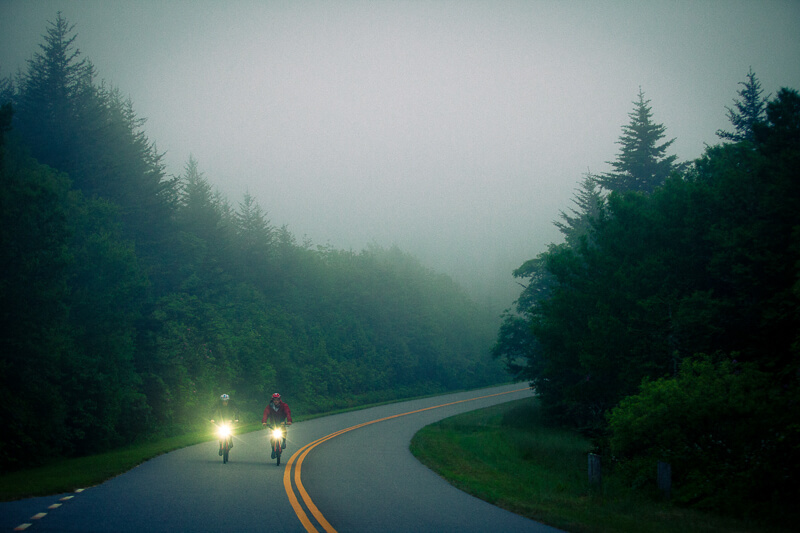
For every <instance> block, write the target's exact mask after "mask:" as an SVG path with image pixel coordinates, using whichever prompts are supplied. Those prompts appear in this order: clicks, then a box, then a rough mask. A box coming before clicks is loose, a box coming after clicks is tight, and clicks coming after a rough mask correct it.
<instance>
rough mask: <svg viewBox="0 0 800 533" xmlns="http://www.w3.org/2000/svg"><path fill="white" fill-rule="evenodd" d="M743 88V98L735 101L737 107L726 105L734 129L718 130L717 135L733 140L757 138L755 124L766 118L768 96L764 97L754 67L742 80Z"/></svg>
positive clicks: (740, 83)
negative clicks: (754, 130)
mask: <svg viewBox="0 0 800 533" xmlns="http://www.w3.org/2000/svg"><path fill="white" fill-rule="evenodd" d="M739 85H742V86H743V87H742V90H740V91H739V96H740V97H741V99H735V100H734V101H733V103H734V107H735V109H732V108H730V107H726V108H725V109H727V110H728V120H730V121H731V124H732V125H733V131H732V132H730V131H724V130H717V135H718V136H719V137H720V138H721V139H725V140H728V141H733V142H740V141H750V142H753V141H754V140H755V136H754V135H755V134H754V133H753V126H754V125H755V124H757V123H759V122H763V121H764V119H766V111H767V98H769V96H767V97H762V96H761V95H762V94H763V92H764V91H763V90H761V83H760V82H759V81H758V79H757V78H756V75H755V73H754V72H753V69H752V68H751V69H750V71H749V72H748V73H747V80H746V81H740V82H739Z"/></svg>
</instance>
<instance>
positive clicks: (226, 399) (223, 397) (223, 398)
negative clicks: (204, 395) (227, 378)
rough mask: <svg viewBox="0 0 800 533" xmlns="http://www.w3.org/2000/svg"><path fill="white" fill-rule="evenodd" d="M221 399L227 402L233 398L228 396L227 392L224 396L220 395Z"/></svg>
mask: <svg viewBox="0 0 800 533" xmlns="http://www.w3.org/2000/svg"><path fill="white" fill-rule="evenodd" d="M219 399H220V400H222V401H223V402H227V401H228V400H230V399H231V397H230V396H228V395H227V394H223V395H222V396H220V397H219Z"/></svg>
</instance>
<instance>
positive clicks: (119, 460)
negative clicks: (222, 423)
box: [0, 424, 261, 501]
mask: <svg viewBox="0 0 800 533" xmlns="http://www.w3.org/2000/svg"><path fill="white" fill-rule="evenodd" d="M260 427H261V424H250V425H246V426H241V427H240V428H239V429H238V430H237V431H238V432H239V433H246V432H248V431H253V430H255V429H257V428H260ZM214 438H215V437H214V435H213V434H212V433H210V432H209V431H198V432H196V433H191V434H187V435H181V436H178V437H171V438H167V439H161V440H157V441H153V442H147V443H143V444H138V445H134V446H128V447H125V448H121V449H119V450H114V451H111V452H107V453H103V454H99V455H91V456H88V457H79V458H76V459H63V460H59V461H55V462H53V463H50V464H47V465H44V466H41V467H39V468H32V469H27V470H20V471H17V472H11V473H8V474H3V475H1V476H0V501H10V500H17V499H20V498H27V497H31V496H47V495H51V494H59V493H63V492H72V491H74V490H75V489H79V488H86V487H91V486H94V485H97V484H98V483H102V482H103V481H106V480H108V479H110V478H112V477H115V476H117V475H119V474H122V473H123V472H127V471H128V470H130V469H131V468H133V467H135V466H137V465H140V464H142V463H143V462H145V461H147V460H148V459H152V458H153V457H156V456H158V455H161V454H163V453H167V452H171V451H172V450H177V449H179V448H184V447H186V446H191V445H193V444H199V443H201V442H206V441H209V440H213V439H214Z"/></svg>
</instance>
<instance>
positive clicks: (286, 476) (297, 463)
mask: <svg viewBox="0 0 800 533" xmlns="http://www.w3.org/2000/svg"><path fill="white" fill-rule="evenodd" d="M524 390H530V389H529V388H524V389H516V390H512V391H506V392H498V393H496V394H489V395H486V396H479V397H477V398H469V399H466V400H459V401H457V402H450V403H444V404H441V405H435V406H433V407H426V408H424V409H417V410H416V411H409V412H407V413H401V414H399V415H392V416H387V417H385V418H379V419H377V420H372V421H370V422H364V423H363V424H358V425H356V426H352V427H349V428H347V429H342V430H339V431H337V432H335V433H331V434H330V435H328V436H325V437H322V438H321V439H317V440H315V441H314V442H312V443H310V444H306V445H305V446H303V447H302V448H300V449H299V450H297V451H296V452H295V453H294V455H292V457H291V458H290V459H289V462H288V463H286V470H284V472H283V487H284V488H285V489H286V495H287V496H288V497H289V502H290V503H291V504H292V508H293V509H294V512H295V513H296V514H297V518H299V519H300V522H301V523H302V524H303V527H305V528H306V531H308V532H309V533H311V532H313V533H319V530H318V529H317V528H316V527H315V526H314V524H313V523H312V522H311V520H310V519H309V518H308V515H307V514H306V512H305V510H304V509H303V506H302V505H300V501H299V500H298V498H297V495H296V494H295V491H294V489H293V488H292V468H294V484H295V486H296V487H297V492H298V493H300V498H302V499H303V502H305V504H306V507H307V508H308V510H309V511H310V512H311V514H312V515H313V516H314V519H315V520H316V521H317V523H318V524H319V525H320V526H322V528H323V529H324V530H325V531H326V532H327V533H336V530H335V529H334V528H333V526H331V525H330V523H328V521H327V520H326V519H325V517H324V516H323V515H322V513H321V512H320V511H319V509H317V506H316V505H314V502H313V500H312V499H311V497H310V496H309V495H308V492H306V489H305V487H303V482H302V481H301V479H300V476H301V472H302V469H303V461H304V460H305V458H306V456H307V455H308V453H309V452H310V451H311V450H313V449H314V448H316V447H317V446H319V445H320V444H322V443H323V442H326V441H329V440H331V439H332V438H334V437H338V436H339V435H341V434H342V433H347V432H348V431H352V430H354V429H358V428H362V427H364V426H369V425H370V424H376V423H378V422H384V421H386V420H391V419H392V418H398V417H401V416H406V415H413V414H416V413H421V412H423V411H430V410H431V409H439V408H440V407H447V406H450V405H456V404H459V403H464V402H472V401H475V400H483V399H486V398H492V397H494V396H502V395H504V394H511V393H513V392H521V391H524Z"/></svg>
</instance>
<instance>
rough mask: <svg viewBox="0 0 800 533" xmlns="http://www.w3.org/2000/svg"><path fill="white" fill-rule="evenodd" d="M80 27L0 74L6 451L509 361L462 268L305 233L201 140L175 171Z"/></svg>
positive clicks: (124, 440) (390, 393)
mask: <svg viewBox="0 0 800 533" xmlns="http://www.w3.org/2000/svg"><path fill="white" fill-rule="evenodd" d="M72 29H73V28H72V26H70V25H69V24H68V23H67V22H66V20H65V19H64V18H63V17H62V16H61V15H59V16H58V17H57V19H56V22H54V23H52V24H51V25H50V27H49V29H48V33H47V35H46V36H45V42H44V44H43V45H42V50H41V53H39V54H36V55H35V56H34V58H33V59H32V60H31V61H30V63H29V69H28V71H27V72H26V73H24V74H23V75H20V77H19V81H18V83H17V84H16V87H15V85H14V84H12V83H11V82H10V81H8V80H3V81H2V83H0V94H2V96H3V98H9V99H10V100H11V103H6V102H2V104H3V107H2V111H1V112H0V133H2V143H1V144H0V149H1V150H2V152H0V154H1V155H2V158H1V159H0V163H1V164H2V185H3V187H2V188H0V207H2V212H1V213H0V217H2V220H0V222H1V223H2V225H1V226H0V237H2V241H0V253H2V254H3V264H4V265H8V266H7V268H6V271H5V273H4V277H3V279H2V280H0V309H2V310H3V311H2V318H1V322H0V326H2V327H3V331H5V332H9V333H8V334H4V337H3V339H2V340H1V341H0V342H1V343H2V344H1V345H0V348H2V354H3V356H2V359H0V370H1V371H2V374H1V375H2V389H0V394H2V395H3V397H4V398H5V399H6V400H5V401H4V402H3V404H2V407H0V414H2V416H3V419H4V421H5V424H6V426H7V431H6V432H5V433H4V436H3V443H2V444H3V446H2V447H0V469H2V470H4V471H5V470H12V469H16V468H20V467H23V466H30V465H33V464H37V463H38V462H41V461H43V460H45V459H46V458H53V457H58V456H62V455H63V456H79V455H83V454H87V453H94V452H99V451H104V450H108V449H113V448H115V447H118V446H120V445H124V444H128V443H131V442H134V441H137V440H140V439H144V438H147V437H150V436H152V435H154V434H163V435H172V434H178V433H181V432H185V431H187V430H192V429H194V428H196V427H198V425H201V424H204V423H206V422H207V415H208V411H209V409H210V406H211V405H212V404H213V403H214V401H215V399H216V398H217V397H218V396H219V394H220V393H221V392H227V393H229V394H231V395H234V396H235V397H236V400H237V403H238V404H239V406H240V407H241V408H242V409H243V416H244V417H245V419H246V420H247V419H250V420H256V419H260V412H261V411H262V410H263V408H264V405H265V404H266V402H267V400H268V398H269V397H270V395H271V394H272V393H273V392H275V391H278V390H279V391H280V392H281V393H282V394H283V395H284V397H286V398H287V400H288V401H289V403H290V404H291V405H292V408H293V410H295V411H296V412H298V413H303V412H307V413H308V412H315V411H322V410H328V409H332V408H344V407H350V406H353V405H356V404H358V403H363V402H376V401H384V400H389V399H394V398H398V397H402V396H408V395H420V394H428V393H431V392H438V391H444V390H450V389H459V388H468V387H476V386H482V385H487V384H492V383H497V382H500V381H503V380H504V379H505V377H504V375H503V373H502V370H501V368H500V366H499V365H497V364H495V363H494V362H493V361H492V360H491V359H490V358H489V357H488V347H489V344H490V339H491V336H492V334H493V332H492V331H491V330H490V327H491V324H492V318H491V317H488V316H487V315H486V314H485V313H484V312H483V311H482V310H481V309H479V308H477V307H476V306H475V305H474V303H473V302H471V301H470V299H469V298H468V297H467V296H466V295H465V294H464V292H463V291H462V290H461V289H460V288H459V287H458V286H457V285H456V284H455V283H453V281H452V280H451V279H450V278H448V277H446V276H442V275H440V274H436V273H434V272H432V271H430V270H429V269H426V268H424V267H423V266H422V265H421V264H420V263H419V262H418V261H417V260H416V259H415V258H413V257H411V256H409V255H407V254H405V253H403V252H401V251H400V250H397V249H389V250H385V249H382V248H379V247H371V248H369V249H367V250H364V251H362V252H360V253H355V252H352V251H351V252H345V251H339V250H333V249H330V248H328V247H316V248H314V247H312V245H311V244H310V243H303V244H298V243H297V241H296V240H295V238H294V236H293V235H292V234H291V232H290V231H289V230H288V228H287V227H286V226H283V227H281V228H275V227H273V226H272V225H271V223H270V221H269V220H268V217H267V214H266V212H264V211H263V210H262V209H261V207H260V206H259V205H258V203H257V201H256V200H255V198H253V197H252V196H250V195H249V194H248V195H245V196H244V199H243V201H242V202H241V203H239V204H238V205H237V206H236V207H235V208H234V207H232V205H231V204H230V203H229V202H228V201H227V200H226V199H225V198H224V197H223V196H222V195H221V194H220V193H219V192H218V191H215V190H214V189H213V187H212V186H211V182H210V181H209V180H208V179H207V178H206V177H205V176H204V175H203V173H202V172H201V171H200V168H199V165H198V163H197V161H196V160H195V159H194V158H190V160H189V162H188V163H187V166H186V169H185V172H184V175H182V176H179V177H169V178H168V177H166V176H165V175H164V169H163V165H162V163H161V155H160V154H159V153H158V152H157V151H156V149H155V147H154V146H153V145H151V144H150V142H149V141H148V140H147V137H146V136H145V135H144V133H143V130H142V127H143V124H144V120H142V119H139V118H137V117H136V114H135V113H134V111H133V106H132V104H131V102H130V101H125V100H123V99H122V98H121V97H120V93H119V91H118V90H116V89H113V88H108V87H106V86H104V85H99V86H98V85H97V84H96V83H95V82H94V79H93V78H94V69H93V67H92V66H91V64H90V63H88V62H87V61H85V60H83V59H81V58H80V57H79V55H78V52H77V50H76V49H75V48H74V42H75V36H74V35H73V34H72ZM34 157H35V159H34ZM42 163H45V164H46V165H48V166H45V165H44V164H42Z"/></svg>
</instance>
